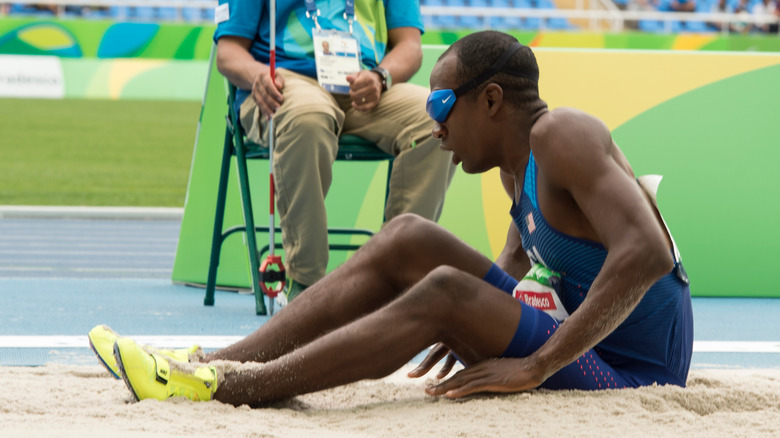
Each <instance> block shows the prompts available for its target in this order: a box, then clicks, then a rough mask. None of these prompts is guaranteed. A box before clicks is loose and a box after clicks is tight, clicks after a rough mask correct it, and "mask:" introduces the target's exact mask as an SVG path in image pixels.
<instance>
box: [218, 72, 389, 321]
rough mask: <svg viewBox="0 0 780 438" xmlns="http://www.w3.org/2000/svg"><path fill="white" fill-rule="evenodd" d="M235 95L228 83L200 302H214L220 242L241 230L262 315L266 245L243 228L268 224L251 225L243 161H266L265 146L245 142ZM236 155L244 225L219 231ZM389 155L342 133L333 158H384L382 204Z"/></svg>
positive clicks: (337, 231) (331, 231)
mask: <svg viewBox="0 0 780 438" xmlns="http://www.w3.org/2000/svg"><path fill="white" fill-rule="evenodd" d="M235 94H236V87H235V86H233V85H232V84H230V86H229V90H228V115H227V116H226V121H227V123H226V128H225V142H224V148H223V152H222V164H221V167H220V174H219V187H218V191H217V209H216V214H215V217H214V231H213V234H212V240H211V259H210V261H209V272H208V280H207V282H206V297H205V299H204V301H203V304H204V305H206V306H212V305H214V290H215V288H216V283H217V267H218V266H219V258H220V253H221V250H222V244H223V242H224V241H225V239H226V238H227V237H228V236H230V235H231V234H234V233H238V232H243V233H245V234H246V243H247V250H248V251H249V267H250V269H251V273H252V292H253V293H254V295H255V311H256V313H257V314H258V315H265V314H266V306H265V299H264V294H263V291H262V290H261V288H260V273H259V267H260V260H261V259H262V256H263V254H265V253H266V252H267V251H268V250H269V249H270V245H265V246H264V247H263V248H262V249H260V251H258V250H257V239H256V236H255V233H252V232H247V230H254V231H255V232H260V233H268V232H269V231H270V227H271V226H274V224H269V225H268V226H260V227H257V226H255V221H254V217H253V213H252V196H251V194H250V192H249V176H248V171H247V160H251V159H261V160H268V149H266V148H263V147H262V146H260V145H257V144H254V143H251V142H249V141H248V140H247V139H246V137H245V135H244V131H243V129H242V128H241V123H240V121H239V119H238V114H237V113H236V112H235V111H234V105H233V103H234V99H235ZM233 156H235V157H236V167H237V168H238V183H239V192H240V194H241V209H242V211H243V216H244V225H237V226H233V227H230V228H228V229H226V230H223V222H224V217H225V202H226V198H227V182H228V175H229V173H230V161H231V157H233ZM393 158H394V157H393V155H390V154H388V153H385V152H384V151H382V150H381V149H379V148H377V147H376V145H375V144H373V143H371V142H369V141H366V140H363V139H361V138H359V137H356V136H342V137H341V138H340V139H339V149H338V153H337V155H336V160H351V161H383V160H386V161H388V168H387V183H386V187H385V204H387V196H388V192H389V187H390V174H391V172H392V169H393ZM274 230H275V232H278V233H281V229H280V228H279V227H275V228H274ZM328 235H358V236H366V237H371V236H373V235H374V232H373V231H371V230H367V229H360V228H328ZM328 247H329V248H330V249H331V250H340V251H354V250H356V249H358V248H359V247H360V245H357V244H336V243H331V244H329V245H328ZM274 248H282V245H281V244H280V243H274Z"/></svg>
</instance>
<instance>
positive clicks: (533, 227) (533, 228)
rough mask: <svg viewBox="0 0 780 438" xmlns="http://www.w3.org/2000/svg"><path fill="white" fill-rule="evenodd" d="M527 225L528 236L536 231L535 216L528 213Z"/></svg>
mask: <svg viewBox="0 0 780 438" xmlns="http://www.w3.org/2000/svg"><path fill="white" fill-rule="evenodd" d="M525 223H526V225H528V234H531V233H533V232H534V231H536V224H535V223H534V214H533V213H528V216H526V217H525Z"/></svg>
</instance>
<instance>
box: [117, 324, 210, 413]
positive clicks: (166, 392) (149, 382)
mask: <svg viewBox="0 0 780 438" xmlns="http://www.w3.org/2000/svg"><path fill="white" fill-rule="evenodd" d="M114 356H116V363H117V366H118V367H119V371H120V373H121V374H122V378H123V379H124V380H125V384H126V385H127V387H128V388H129V389H130V392H132V393H133V396H135V399H136V400H145V399H147V398H153V399H157V400H166V399H168V398H170V397H186V398H188V399H190V400H192V401H209V400H211V397H212V396H213V395H214V392H215V391H216V390H217V370H216V368H215V367H213V366H208V365H202V366H198V365H196V364H190V363H186V362H178V361H176V360H172V359H170V358H166V357H164V356H163V355H161V354H158V353H155V352H150V351H147V350H146V349H144V348H143V347H141V346H139V345H138V344H136V343H135V342H133V340H132V339H128V338H119V339H117V341H116V344H114Z"/></svg>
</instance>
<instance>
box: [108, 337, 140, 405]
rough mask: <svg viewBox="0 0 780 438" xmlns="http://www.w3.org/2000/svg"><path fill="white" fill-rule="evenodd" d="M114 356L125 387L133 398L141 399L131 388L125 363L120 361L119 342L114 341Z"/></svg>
mask: <svg viewBox="0 0 780 438" xmlns="http://www.w3.org/2000/svg"><path fill="white" fill-rule="evenodd" d="M114 357H115V358H116V366H117V367H118V368H119V372H120V374H122V380H124V381H125V385H127V389H129V390H130V392H131V393H133V398H135V401H141V399H140V398H138V394H136V393H135V389H133V385H131V384H130V380H128V378H127V372H126V371H125V365H124V364H123V363H122V352H121V351H119V344H117V343H114Z"/></svg>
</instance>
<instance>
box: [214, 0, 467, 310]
mask: <svg viewBox="0 0 780 438" xmlns="http://www.w3.org/2000/svg"><path fill="white" fill-rule="evenodd" d="M220 3H221V4H220V6H219V7H218V8H217V19H218V21H219V20H223V21H222V22H221V23H219V25H218V26H217V30H216V33H215V35H214V39H215V41H216V42H217V67H218V68H219V71H220V72H221V73H222V74H223V75H224V76H225V77H227V78H228V79H229V80H230V82H232V83H233V84H235V85H236V86H237V87H238V88H239V89H240V91H239V92H238V95H237V96H236V97H237V99H236V101H237V104H238V105H240V115H241V124H242V125H243V127H244V129H245V131H246V133H247V136H248V137H249V138H250V139H251V140H252V141H254V142H255V143H259V144H261V145H264V146H267V142H268V137H267V129H268V120H269V119H270V118H271V116H273V117H274V130H275V135H276V137H275V138H276V142H275V152H274V170H273V173H274V178H275V183H276V204H277V208H278V211H279V214H280V225H281V228H282V243H283V246H284V253H285V264H286V265H287V266H286V267H287V274H288V276H289V277H290V278H291V280H292V281H291V287H290V291H289V294H288V298H289V299H292V298H293V297H294V296H295V295H297V294H298V293H299V292H300V291H301V290H303V289H304V288H305V287H306V286H308V285H310V284H312V283H314V282H315V281H317V280H319V279H320V278H322V276H323V275H325V270H326V268H327V264H328V236H327V217H326V216H327V215H326V210H325V195H326V194H327V192H328V189H329V187H330V184H331V181H332V166H333V162H334V160H335V159H336V152H337V150H338V137H339V135H343V134H352V135H356V136H358V137H361V138H364V139H366V140H369V141H372V142H374V143H376V144H377V146H378V147H379V148H380V149H382V150H384V151H385V152H387V153H389V154H392V155H395V156H396V158H395V161H394V165H393V172H392V174H391V177H390V191H389V198H388V200H387V205H386V208H385V217H386V219H387V220H390V219H392V218H393V217H395V216H398V215H399V214H402V213H409V212H411V213H416V214H419V215H420V216H422V217H425V218H428V219H431V220H434V221H436V220H438V218H439V216H440V214H441V209H442V206H443V203H444V195H445V193H446V191H447V187H448V186H449V183H450V180H451V179H452V176H453V174H454V171H455V167H454V166H452V165H451V163H450V161H451V157H450V154H447V153H444V152H442V151H440V150H439V142H438V141H437V140H436V139H434V138H433V137H432V136H431V127H432V123H431V120H430V119H429V118H428V116H427V115H426V114H425V109H424V107H425V98H426V96H427V90H425V88H424V87H420V86H417V85H412V84H408V83H405V82H406V81H407V80H408V79H409V78H411V77H412V75H414V73H415V72H416V71H417V70H418V69H419V67H420V64H421V62H422V49H421V45H420V33H421V31H422V18H421V15H420V7H419V3H418V2H416V1H413V0H387V1H369V0H358V1H357V2H355V3H354V8H353V10H352V11H347V10H345V5H346V4H345V3H344V2H336V3H327V2H325V3H321V2H320V3H319V4H318V5H317V4H314V2H313V1H312V2H310V3H311V4H312V5H313V6H312V7H313V9H312V10H311V11H307V8H306V7H305V6H304V3H305V2H304V1H302V0H301V1H290V0H277V12H276V20H275V22H276V66H277V67H278V70H277V71H276V74H275V79H274V80H272V79H271V75H270V67H269V65H268V64H269V58H270V50H271V47H270V32H271V30H270V24H269V20H270V17H269V11H268V8H269V3H268V2H261V1H249V0H228V1H227V2H226V1H225V0H221V1H220ZM306 3H309V2H306ZM385 3H387V4H385ZM317 6H323V7H325V8H326V9H322V10H317V9H316V7H317ZM315 42H316V44H315ZM325 47H328V49H327V51H328V53H330V54H333V55H339V54H341V55H342V56H322V57H321V59H319V60H317V62H315V58H316V57H317V56H315V55H316V54H317V53H319V54H321V55H325ZM350 50H353V51H352V52H351V51H350ZM354 50H358V53H356V52H354ZM315 52H316V53H315ZM357 59H359V60H360V61H359V62H358V61H357ZM350 61H352V63H350ZM350 68H355V70H353V71H351V73H350V74H349V75H347V74H346V73H345V72H344V70H345V69H347V70H348V69H350ZM361 68H362V69H361ZM323 72H330V73H328V74H324V73H323ZM340 74H343V76H340ZM328 75H330V76H328ZM318 76H323V78H321V80H320V83H318ZM336 76H338V77H336ZM339 81H341V82H339ZM339 83H340V84H341V85H339ZM334 84H335V85H334ZM321 85H322V86H321ZM324 87H327V88H328V89H329V90H331V89H335V90H337V91H340V92H344V93H346V94H338V93H331V92H329V91H326V89H325V88H324ZM242 102H243V103H242Z"/></svg>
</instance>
